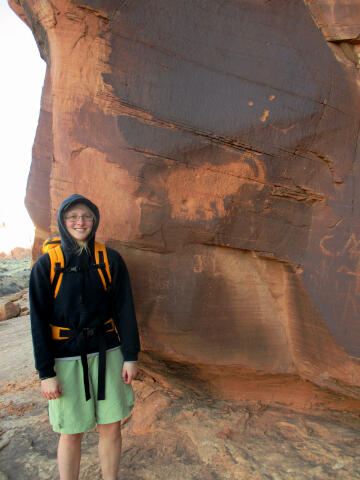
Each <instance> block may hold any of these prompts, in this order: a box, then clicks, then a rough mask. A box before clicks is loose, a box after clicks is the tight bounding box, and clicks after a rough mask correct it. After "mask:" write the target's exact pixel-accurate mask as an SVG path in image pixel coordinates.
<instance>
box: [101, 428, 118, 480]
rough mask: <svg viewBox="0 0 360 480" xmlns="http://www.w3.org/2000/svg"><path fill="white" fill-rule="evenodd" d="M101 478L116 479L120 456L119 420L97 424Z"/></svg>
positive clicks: (106, 479)
mask: <svg viewBox="0 0 360 480" xmlns="http://www.w3.org/2000/svg"><path fill="white" fill-rule="evenodd" d="M97 429H98V432H99V458H100V465H101V471H102V475H103V480H116V479H117V474H118V471H119V465H120V456H121V422H115V423H107V424H103V425H98V426H97Z"/></svg>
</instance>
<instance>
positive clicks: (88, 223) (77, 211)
mask: <svg viewBox="0 0 360 480" xmlns="http://www.w3.org/2000/svg"><path fill="white" fill-rule="evenodd" d="M64 222H65V227H66V230H67V231H68V232H69V233H70V235H71V236H72V237H73V238H74V239H75V240H76V241H78V242H84V241H85V240H86V239H87V238H88V236H89V235H90V233H91V230H92V228H93V225H94V214H93V212H92V211H91V210H90V209H89V208H88V207H87V206H86V205H84V204H82V203H80V204H77V205H75V206H74V207H71V208H70V209H69V210H68V211H66V213H65V215H64Z"/></svg>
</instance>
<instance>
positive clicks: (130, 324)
mask: <svg viewBox="0 0 360 480" xmlns="http://www.w3.org/2000/svg"><path fill="white" fill-rule="evenodd" d="M79 203H82V204H85V205H87V206H88V207H89V208H90V210H91V211H92V212H93V213H94V215H95V219H96V220H95V221H94V225H93V228H92V231H91V233H90V235H89V237H88V246H89V250H90V255H89V254H88V253H87V252H86V251H83V252H82V253H81V254H80V255H79V254H78V253H77V250H78V245H77V243H76V241H75V240H74V239H73V238H72V237H71V235H70V234H69V233H68V231H67V230H66V228H65V224H64V213H65V211H66V210H68V209H69V208H70V207H74V206H75V205H76V204H79ZM99 220H100V214H99V210H98V208H97V206H96V205H94V204H93V203H92V202H91V201H90V200H88V199H87V198H85V197H83V196H81V195H77V194H74V195H71V196H70V197H68V198H67V199H66V200H64V202H63V203H62V204H61V206H60V209H59V214H58V226H59V233H60V237H61V248H62V251H63V253H64V260H65V272H64V274H63V278H62V281H61V285H60V289H59V292H58V294H57V296H56V298H54V293H53V289H52V286H51V284H50V257H49V255H48V254H47V253H46V254H44V255H42V256H41V257H39V259H38V260H37V261H36V262H35V264H34V266H33V268H32V271H31V275H30V284H29V299H30V319H31V332H32V338H33V346H34V357H35V367H36V369H37V370H38V372H39V377H40V379H44V378H49V377H54V376H55V375H56V373H55V371H54V364H55V361H54V360H55V358H64V357H74V356H79V355H80V350H79V344H78V339H77V338H76V337H75V338H69V339H67V340H53V339H52V335H51V327H50V325H55V326H61V327H68V328H70V329H82V328H84V327H86V328H91V327H96V326H98V325H99V324H101V323H104V322H105V321H107V320H109V319H110V318H113V319H114V321H115V325H116V328H117V331H118V333H119V336H120V342H119V337H118V335H117V334H116V332H112V333H106V335H105V338H106V348H107V349H110V348H114V347H116V346H119V345H120V344H121V350H122V353H123V356H124V360H125V361H135V360H137V355H138V352H139V349H140V343H139V335H138V329H137V323H136V317H135V311H134V305H133V299H132V293H131V286H130V280H129V275H128V272H127V269H126V265H125V263H124V261H123V259H122V258H121V256H120V254H119V253H118V252H116V251H115V250H113V249H111V248H107V255H108V260H109V266H110V273H111V289H110V294H109V293H108V292H106V291H105V289H104V286H103V284H102V282H101V279H100V276H99V273H98V270H97V269H96V268H94V267H93V265H94V264H95V259H94V243H95V233H96V230H97V228H98V225H99ZM72 267H76V268H72ZM86 350H87V353H94V352H98V351H99V341H98V338H97V336H93V337H92V338H89V339H88V341H87V346H86Z"/></svg>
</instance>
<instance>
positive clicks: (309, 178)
mask: <svg viewBox="0 0 360 480" xmlns="http://www.w3.org/2000/svg"><path fill="white" fill-rule="evenodd" d="M352 3H354V5H355V2H346V6H347V7H346V8H344V9H341V8H339V9H335V8H333V7H334V4H336V5H340V4H341V2H331V1H330V0H329V1H328V2H326V1H322V2H320V1H315V0H309V1H308V2H307V3H306V4H305V3H303V2H300V1H297V0H290V1H289V0H283V1H277V2H269V1H265V0H261V1H258V2H253V1H250V0H249V1H245V2H237V1H235V0H234V1H228V2H225V3H224V2H220V1H217V0H203V1H201V2H191V1H190V0H187V1H185V2H177V1H175V0H174V1H169V0H167V1H165V0H149V1H148V2H127V1H125V2H113V1H110V0H102V1H101V0H83V1H81V2H80V1H77V0H73V1H71V2H70V0H54V1H52V2H51V3H50V2H41V1H37V0H26V1H25V0H22V2H21V5H22V6H20V5H18V4H17V3H16V2H15V0H12V4H11V5H12V7H13V9H14V10H15V11H16V12H17V13H18V14H19V15H20V16H22V17H23V18H24V19H25V21H26V22H27V23H28V25H29V26H30V28H31V29H32V31H33V32H34V36H35V38H36V39H37V42H38V45H39V49H40V52H41V54H42V56H43V58H44V59H45V60H46V62H47V65H48V69H47V75H46V80H45V85H44V90H43V98H42V108H41V115H40V120H39V126H38V131H37V136H36V141H35V145H34V151H33V163H32V168H31V172H30V178H29V184H28V193H27V206H28V209H29V211H30V214H31V216H32V218H33V220H34V222H35V224H36V226H37V236H36V241H35V246H34V256H37V255H38V254H39V252H40V244H41V242H42V241H43V239H44V238H46V237H47V236H48V235H49V234H55V233H56V211H57V208H58V206H59V204H60V202H61V201H62V200H63V199H64V198H65V197H66V196H67V195H69V194H71V193H74V192H77V193H81V194H83V195H85V196H88V197H89V198H91V199H92V200H93V201H94V202H95V203H97V204H98V205H99V207H100V211H101V215H102V219H101V228H100V231H99V240H102V241H106V243H107V244H108V245H109V246H112V247H114V248H116V249H118V250H119V251H120V252H121V253H122V254H123V256H124V258H125V260H126V262H127V264H128V266H129V270H130V274H131V278H132V283H133V287H134V295H135V302H136V308H137V312H138V317H139V324H140V330H141V336H142V346H143V350H144V352H145V353H146V355H145V356H144V361H147V362H148V365H152V362H154V361H155V359H156V360H157V361H163V360H165V361H167V362H169V364H170V363H171V362H173V363H172V365H177V368H178V369H179V368H180V365H187V368H189V369H190V371H192V372H193V374H194V375H195V374H197V375H199V376H201V378H203V379H204V381H206V382H209V383H214V385H216V384H217V381H218V379H219V378H220V379H221V385H222V387H223V390H224V392H225V391H227V390H229V389H233V388H234V384H235V383H236V378H238V377H239V376H241V372H242V371H243V372H246V375H247V374H248V372H251V371H253V372H255V371H257V372H259V371H260V372H266V373H271V374H279V373H282V374H299V375H301V376H302V377H303V378H306V379H310V380H312V381H314V382H315V383H318V384H319V385H325V386H330V387H332V388H336V389H340V390H342V391H346V392H348V393H351V394H353V395H358V390H357V387H360V367H359V364H358V360H357V359H356V358H354V357H358V356H359V355H360V322H359V320H358V318H359V295H360V283H359V278H360V263H359V242H360V225H359V216H358V212H359V203H360V196H359V188H357V185H358V183H359V180H360V179H359V177H360V165H359V149H358V138H359V126H360V115H359V110H358V108H357V105H358V103H359V96H360V95H359V93H360V92H359V86H358V83H357V79H358V70H357V69H356V66H357V63H356V62H357V60H356V59H357V57H356V55H357V42H358V41H357V40H356V36H355V34H354V32H355V30H356V25H358V22H357V20H356V17H357V16H358V15H359V13H358V10H357V11H356V14H354V13H352V12H353V11H352ZM354 11H355V10H354ZM339 15H340V17H339ZM341 15H342V16H341ZM333 25H336V28H335V27H334V28H333ZM342 25H343V26H344V27H343V28H342ZM351 25H353V27H352V28H351ZM319 27H321V29H322V30H320V28H319ZM355 33H356V35H357V33H358V32H357V30H356V32H355ZM327 42H330V43H327ZM329 45H330V48H329ZM349 52H352V54H350V53H349ZM150 359H151V360H150ZM154 368H155V367H154ZM178 369H175V371H179V370H178ZM191 369H194V370H191ZM209 372H211V375H210V374H209Z"/></svg>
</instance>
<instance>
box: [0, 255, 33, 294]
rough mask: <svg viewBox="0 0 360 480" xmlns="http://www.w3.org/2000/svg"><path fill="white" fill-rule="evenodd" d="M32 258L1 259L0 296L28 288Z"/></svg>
mask: <svg viewBox="0 0 360 480" xmlns="http://www.w3.org/2000/svg"><path fill="white" fill-rule="evenodd" d="M30 264H31V258H30V257H29V256H28V257H26V258H20V259H16V258H8V259H0V297H3V296H4V295H9V294H11V293H16V292H19V291H20V290H23V289H24V288H27V286H28V282H29V275H30Z"/></svg>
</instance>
